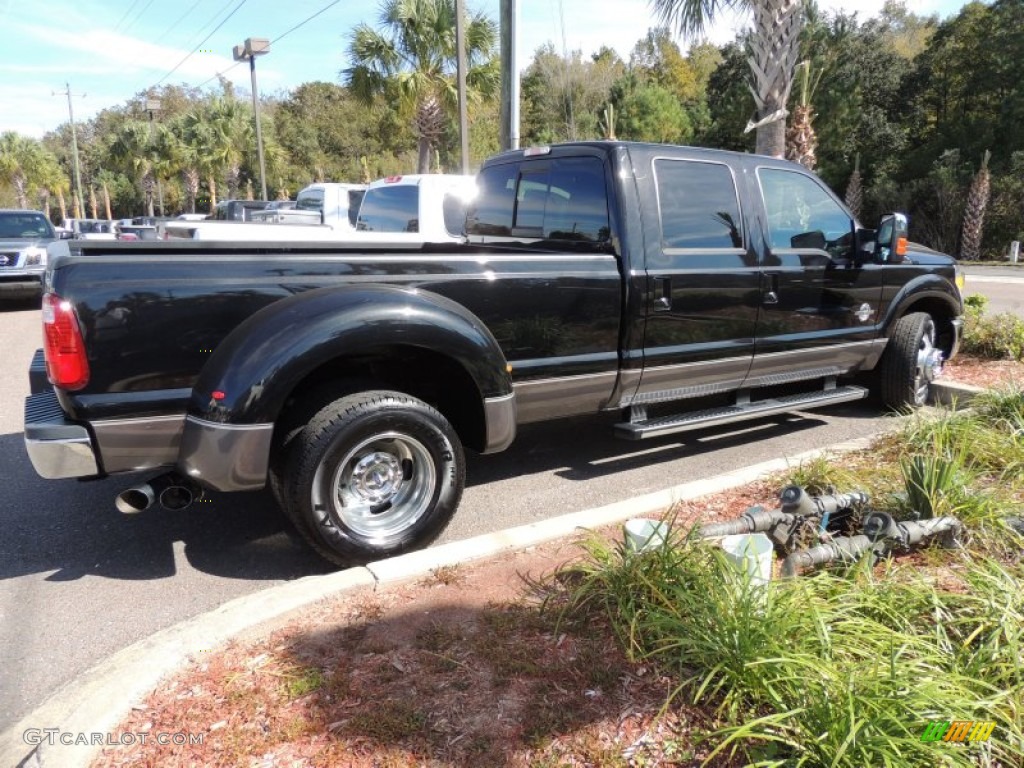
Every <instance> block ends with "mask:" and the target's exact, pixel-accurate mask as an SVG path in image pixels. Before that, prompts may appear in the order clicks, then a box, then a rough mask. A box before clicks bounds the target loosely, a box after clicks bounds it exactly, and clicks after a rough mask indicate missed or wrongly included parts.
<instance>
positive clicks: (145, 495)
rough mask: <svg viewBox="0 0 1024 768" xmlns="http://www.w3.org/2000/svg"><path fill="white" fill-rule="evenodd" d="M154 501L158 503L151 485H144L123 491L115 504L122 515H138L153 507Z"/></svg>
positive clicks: (118, 495)
mask: <svg viewBox="0 0 1024 768" xmlns="http://www.w3.org/2000/svg"><path fill="white" fill-rule="evenodd" d="M154 501H156V493H155V492H154V491H153V488H152V486H150V484H149V483H144V484H142V485H136V486H135V487H133V488H128V489H127V490H124V491H121V492H120V493H119V494H117V500H116V501H115V502H114V504H115V506H116V507H117V511H118V512H120V513H121V514H122V515H136V514H138V513H139V512H145V511H146V510H147V509H149V508H150V507H151V506H153V502H154Z"/></svg>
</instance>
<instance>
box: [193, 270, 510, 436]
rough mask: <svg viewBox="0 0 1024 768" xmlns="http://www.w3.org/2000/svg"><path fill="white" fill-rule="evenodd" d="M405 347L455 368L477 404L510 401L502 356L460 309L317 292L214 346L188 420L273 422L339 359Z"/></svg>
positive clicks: (415, 296) (432, 301)
mask: <svg viewBox="0 0 1024 768" xmlns="http://www.w3.org/2000/svg"><path fill="white" fill-rule="evenodd" d="M395 344H401V345H404V346H412V347H419V348H422V349H427V350H431V351H434V352H438V353H440V354H443V355H445V356H447V357H449V358H451V359H453V360H455V361H456V362H457V363H458V364H460V365H461V366H462V367H463V368H464V369H465V370H466V372H467V373H468V374H469V376H470V377H471V378H472V379H473V381H474V382H475V383H476V386H477V389H478V390H479V392H480V397H481V398H482V399H487V398H498V397H508V396H511V395H512V380H511V376H510V374H509V372H508V370H507V361H506V360H505V355H504V353H503V352H502V351H501V348H500V347H499V346H498V342H497V341H496V340H495V338H494V336H493V334H491V332H490V331H489V330H488V329H487V327H486V326H485V325H484V324H483V322H482V321H481V320H480V319H479V318H478V317H476V316H475V315H474V314H473V313H471V312H470V311H469V310H467V309H466V308H465V307H463V306H462V305H460V304H457V303H456V302H454V301H452V300H450V299H447V298H445V297H444V296H441V295H439V294H436V293H433V292H431V291H427V290H423V289H419V288H404V287H397V286H392V285H381V284H364V285H347V286H342V287H327V288H317V289H314V290H310V291H305V292H303V293H300V294H296V295H295V296H290V297H288V298H286V299H281V300H280V301H276V302H274V303H273V304H270V305H269V306H267V307H265V308H263V309H262V310H260V311H259V312H257V313H256V314H254V315H253V316H251V317H249V318H248V319H246V320H245V321H244V322H243V323H242V324H241V325H239V326H238V327H237V328H235V329H234V330H233V331H232V332H231V333H230V334H228V336H227V337H226V338H225V339H224V340H223V341H222V342H221V343H220V344H219V345H218V346H217V348H216V350H215V351H214V352H213V354H212V355H211V357H210V359H209V361H207V363H206V365H205V366H204V367H203V369H202V371H201V372H200V374H199V377H198V379H197V380H196V383H195V385H194V387H193V389H192V397H191V400H190V403H189V415H191V416H195V417H198V418H200V419H203V420H205V421H209V422H215V423H222V424H234V425H247V424H267V423H270V422H273V421H275V420H276V418H277V416H278V414H279V413H280V412H281V410H282V408H283V407H284V404H285V401H286V399H287V397H288V395H289V393H291V392H292V391H293V390H294V388H295V387H296V386H297V385H298V384H299V383H300V382H301V381H302V380H303V379H304V378H305V377H306V376H307V375H309V374H310V373H311V372H312V371H314V370H315V369H317V368H318V367H320V366H321V365H323V364H325V363H328V362H329V361H331V360H333V359H336V358H339V357H341V356H344V355H352V354H360V353H368V352H372V351H373V350H374V349H375V348H382V347H387V346H392V345H395Z"/></svg>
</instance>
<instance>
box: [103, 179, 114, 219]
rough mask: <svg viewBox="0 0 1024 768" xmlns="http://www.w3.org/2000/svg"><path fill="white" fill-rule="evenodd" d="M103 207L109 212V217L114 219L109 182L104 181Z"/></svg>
mask: <svg viewBox="0 0 1024 768" xmlns="http://www.w3.org/2000/svg"><path fill="white" fill-rule="evenodd" d="M103 209H104V210H105V211H106V213H107V218H108V219H113V218H114V215H113V213H112V212H111V210H110V190H109V189H107V182H105V181H104V182H103Z"/></svg>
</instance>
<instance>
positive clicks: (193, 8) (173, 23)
mask: <svg viewBox="0 0 1024 768" xmlns="http://www.w3.org/2000/svg"><path fill="white" fill-rule="evenodd" d="M201 2H203V0H196V1H195V2H194V3H192V5H190V6H189V8H188V10H187V11H185V12H184V13H183V14H181V16H179V17H178V18H177V19H175V20H174V21H173V22H171V25H170V26H169V27H167V29H165V30H164V31H163V34H161V35H160V37H159V38H157V39H158V40H162V39H163V38H165V37H167V33H168V32H170V31H171V30H172V29H175V28H177V26H178V25H179V24H180V23H181V22H182V21H183V20H184V19H185V17H186V16H188V15H189V14H190V13H192V11H194V10H195V9H196V6H197V5H199V4H200V3H201ZM229 2H230V0H229ZM224 7H225V8H226V7H227V4H225V6H224Z"/></svg>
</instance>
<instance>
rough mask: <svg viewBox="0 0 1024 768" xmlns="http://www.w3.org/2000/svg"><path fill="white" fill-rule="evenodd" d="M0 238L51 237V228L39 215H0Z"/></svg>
mask: <svg viewBox="0 0 1024 768" xmlns="http://www.w3.org/2000/svg"><path fill="white" fill-rule="evenodd" d="M0 237H9V238H12V239H18V238H23V237H24V238H36V237H48V238H52V237H53V227H51V226H50V222H49V221H47V220H46V217H45V216H43V215H42V214H41V213H6V212H5V213H0Z"/></svg>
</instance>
